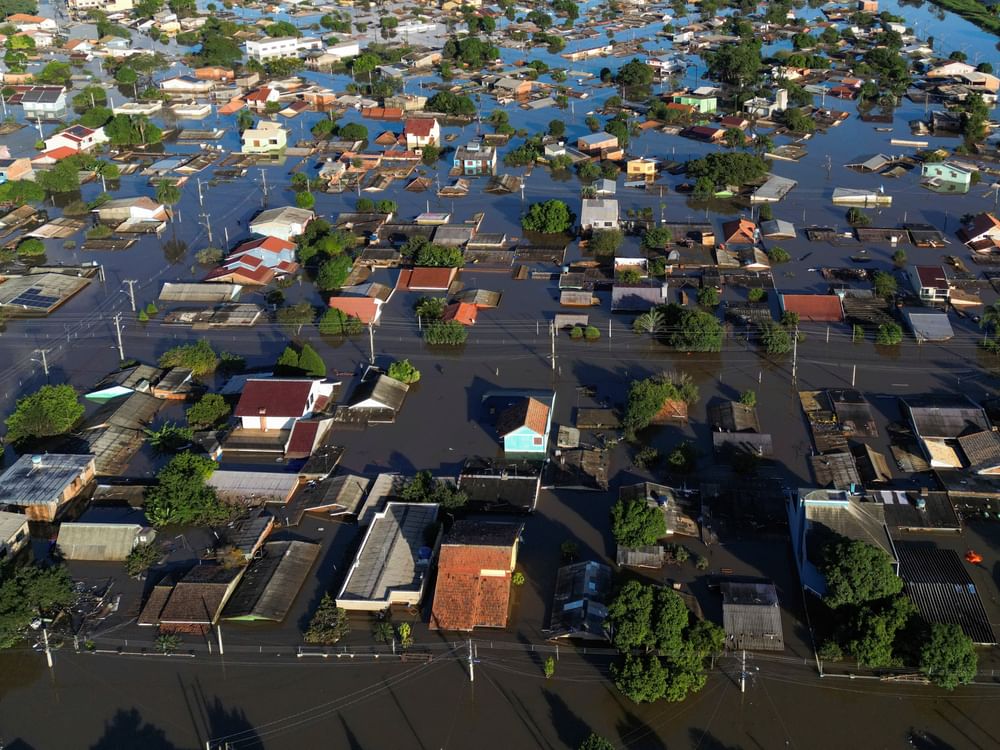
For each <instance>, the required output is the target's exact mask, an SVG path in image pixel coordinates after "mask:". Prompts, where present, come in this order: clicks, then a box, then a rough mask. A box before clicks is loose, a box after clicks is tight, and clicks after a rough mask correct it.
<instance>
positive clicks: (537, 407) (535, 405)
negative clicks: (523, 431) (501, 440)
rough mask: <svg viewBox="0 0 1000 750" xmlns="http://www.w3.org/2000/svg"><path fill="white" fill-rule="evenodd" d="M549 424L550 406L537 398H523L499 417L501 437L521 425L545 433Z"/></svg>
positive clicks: (498, 423)
mask: <svg viewBox="0 0 1000 750" xmlns="http://www.w3.org/2000/svg"><path fill="white" fill-rule="evenodd" d="M548 425H549V407H548V405H547V404H543V403H542V402H541V401H539V400H538V399H537V398H525V399H521V400H520V401H519V402H518V403H516V404H514V405H513V406H511V407H510V408H509V409H506V410H505V411H504V412H502V413H501V414H500V416H499V417H498V418H497V432H498V433H500V437H503V436H504V435H509V434H510V433H512V432H513V431H514V430H518V429H520V428H521V427H527V428H528V429H529V430H531V431H532V432H534V433H536V434H538V435H544V434H546V431H547V428H548Z"/></svg>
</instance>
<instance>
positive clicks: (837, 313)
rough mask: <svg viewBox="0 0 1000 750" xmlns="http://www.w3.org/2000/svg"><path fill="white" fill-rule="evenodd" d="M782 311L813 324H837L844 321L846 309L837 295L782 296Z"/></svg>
mask: <svg viewBox="0 0 1000 750" xmlns="http://www.w3.org/2000/svg"><path fill="white" fill-rule="evenodd" d="M781 309H782V310H784V311H785V312H793V313H796V314H797V315H798V316H799V317H800V318H801V319H802V320H808V321H813V322H821V323H827V322H830V323H836V322H840V321H842V320H843V319H844V307H843V305H842V304H841V302H840V297H838V296H837V295H836V294H782V295H781Z"/></svg>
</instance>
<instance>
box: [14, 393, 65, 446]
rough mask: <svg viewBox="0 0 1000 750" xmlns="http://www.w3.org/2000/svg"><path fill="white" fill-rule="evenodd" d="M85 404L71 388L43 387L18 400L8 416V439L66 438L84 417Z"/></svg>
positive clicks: (21, 440) (18, 440)
mask: <svg viewBox="0 0 1000 750" xmlns="http://www.w3.org/2000/svg"><path fill="white" fill-rule="evenodd" d="M83 411H84V408H83V405H82V404H81V403H80V402H79V400H78V399H77V394H76V391H75V390H74V389H73V386H71V385H43V386H42V387H41V388H39V389H38V390H37V391H35V392H34V393H31V394H29V395H27V396H23V397H21V398H19V399H18V400H17V405H16V406H15V407H14V412H13V413H12V414H11V415H10V416H9V417H7V419H6V420H5V422H4V424H6V425H7V440H8V442H11V443H20V442H23V441H25V440H34V439H38V438H45V437H52V436H54V435H65V434H66V433H67V432H69V431H70V430H71V429H73V427H74V426H75V425H76V423H77V422H79V421H80V418H81V417H82V416H83Z"/></svg>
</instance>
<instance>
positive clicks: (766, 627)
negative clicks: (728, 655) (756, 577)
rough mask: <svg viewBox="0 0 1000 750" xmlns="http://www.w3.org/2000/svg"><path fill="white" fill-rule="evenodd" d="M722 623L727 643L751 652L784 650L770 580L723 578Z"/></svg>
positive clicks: (778, 615) (779, 613)
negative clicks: (752, 581)
mask: <svg viewBox="0 0 1000 750" xmlns="http://www.w3.org/2000/svg"><path fill="white" fill-rule="evenodd" d="M719 591H720V592H721V593H722V626H723V628H724V629H725V631H726V646H727V647H728V648H731V649H748V650H751V651H784V650H785V641H784V636H783V634H782V627H781V608H780V607H779V606H778V592H777V591H776V590H775V588H774V584H773V583H744V582H738V581H723V582H721V583H720V584H719Z"/></svg>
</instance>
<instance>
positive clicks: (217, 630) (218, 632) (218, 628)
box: [215, 625, 226, 656]
mask: <svg viewBox="0 0 1000 750" xmlns="http://www.w3.org/2000/svg"><path fill="white" fill-rule="evenodd" d="M215 634H216V636H218V638H219V656H225V655H226V651H225V649H224V648H223V647H222V626H221V625H216V626H215Z"/></svg>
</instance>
